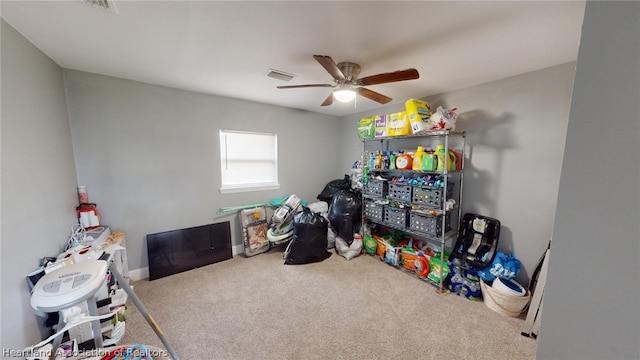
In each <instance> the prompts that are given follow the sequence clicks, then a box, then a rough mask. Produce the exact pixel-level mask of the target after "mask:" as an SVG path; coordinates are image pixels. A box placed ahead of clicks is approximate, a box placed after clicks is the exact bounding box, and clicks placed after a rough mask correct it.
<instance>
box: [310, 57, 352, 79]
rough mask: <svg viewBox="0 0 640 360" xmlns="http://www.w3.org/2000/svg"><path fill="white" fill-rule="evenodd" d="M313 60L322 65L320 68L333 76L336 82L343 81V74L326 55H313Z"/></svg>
mask: <svg viewBox="0 0 640 360" xmlns="http://www.w3.org/2000/svg"><path fill="white" fill-rule="evenodd" d="M313 58H314V59H316V61H317V62H319V63H320V65H322V67H323V68H324V69H325V70H327V72H329V74H331V76H333V78H334V79H336V80H345V77H344V74H343V73H342V71H340V68H338V65H336V63H335V61H333V59H332V58H331V57H329V56H326V55H313Z"/></svg>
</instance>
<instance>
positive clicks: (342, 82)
mask: <svg viewBox="0 0 640 360" xmlns="http://www.w3.org/2000/svg"><path fill="white" fill-rule="evenodd" d="M313 58H314V59H316V61H317V62H319V63H320V65H322V67H324V68H325V70H327V72H328V73H329V74H330V75H331V76H332V77H333V80H334V84H306V85H285V86H278V89H293V88H308V87H330V88H334V89H335V90H333V91H332V93H331V94H329V96H328V97H327V98H326V99H325V100H324V102H322V106H328V105H331V104H333V99H334V98H335V99H336V100H338V101H341V102H348V101H351V100H353V99H354V98H355V96H356V94H357V95H360V96H364V97H366V98H367V99H371V100H373V101H376V102H378V103H380V104H386V103H388V102H389V101H391V100H392V99H391V98H390V97H388V96H385V95H382V94H380V93H378V92H375V91H373V90H369V89H367V88H364V87H363V86H369V85H378V84H386V83H390V82H396V81H405V80H414V79H417V78H419V77H420V74H418V70H416V69H407V70H400V71H394V72H389V73H381V74H377V75H371V76H366V77H363V78H361V79H358V75H360V65H358V64H356V63H352V62H340V63H338V64H336V63H335V62H334V61H333V59H331V57H329V56H326V55H313Z"/></svg>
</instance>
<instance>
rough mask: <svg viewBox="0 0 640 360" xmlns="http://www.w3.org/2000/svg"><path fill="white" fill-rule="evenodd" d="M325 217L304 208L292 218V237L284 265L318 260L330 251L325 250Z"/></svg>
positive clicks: (326, 224)
mask: <svg viewBox="0 0 640 360" xmlns="http://www.w3.org/2000/svg"><path fill="white" fill-rule="evenodd" d="M328 226H329V223H328V221H327V219H326V218H325V217H324V216H322V215H320V214H318V213H314V212H312V211H311V210H309V208H306V207H305V208H304V209H303V210H302V211H301V212H299V213H297V214H296V215H295V216H294V218H293V229H294V234H295V235H294V237H293V240H291V242H290V243H289V245H288V246H287V250H286V251H285V253H286V255H285V258H284V264H285V265H298V264H309V263H314V262H320V261H322V260H324V259H326V258H328V257H329V256H331V253H330V252H328V251H327V229H328Z"/></svg>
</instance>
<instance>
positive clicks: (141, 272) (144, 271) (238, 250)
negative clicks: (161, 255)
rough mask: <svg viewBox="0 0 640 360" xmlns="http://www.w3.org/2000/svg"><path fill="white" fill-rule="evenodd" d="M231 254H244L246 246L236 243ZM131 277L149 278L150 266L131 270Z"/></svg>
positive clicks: (132, 278)
mask: <svg viewBox="0 0 640 360" xmlns="http://www.w3.org/2000/svg"><path fill="white" fill-rule="evenodd" d="M231 254H232V255H233V256H236V255H238V254H244V246H242V245H235V246H233V247H232V248H231ZM129 278H130V279H131V280H133V281H138V280H143V279H148V278H149V267H148V266H147V267H143V268H140V269H134V270H129Z"/></svg>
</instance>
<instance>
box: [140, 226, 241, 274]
mask: <svg viewBox="0 0 640 360" xmlns="http://www.w3.org/2000/svg"><path fill="white" fill-rule="evenodd" d="M147 255H148V259H149V280H155V279H159V278H162V277H165V276H169V275H173V274H176V273H179V272H183V271H187V270H191V269H195V268H198V267H202V266H205V265H210V264H213V263H217V262H220V261H223V260H227V259H231V258H232V257H233V255H232V249H231V225H230V223H229V221H225V222H220V223H215V224H208V225H202V226H195V227H190V228H185V229H179V230H172V231H166V232H160V233H156V234H148V235H147Z"/></svg>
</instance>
